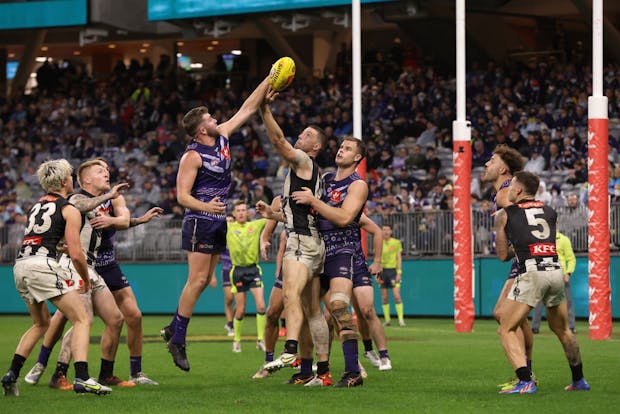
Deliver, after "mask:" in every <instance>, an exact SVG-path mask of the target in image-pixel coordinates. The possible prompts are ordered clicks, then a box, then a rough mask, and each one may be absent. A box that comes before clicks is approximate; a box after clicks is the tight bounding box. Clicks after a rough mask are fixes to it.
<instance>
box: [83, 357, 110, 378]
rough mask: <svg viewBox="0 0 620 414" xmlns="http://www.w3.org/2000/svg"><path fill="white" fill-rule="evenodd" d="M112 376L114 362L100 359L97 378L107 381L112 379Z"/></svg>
mask: <svg viewBox="0 0 620 414" xmlns="http://www.w3.org/2000/svg"><path fill="white" fill-rule="evenodd" d="M112 375H114V361H110V360H108V359H103V358H101V369H100V370H99V378H100V379H107V378H110V377H112ZM82 379H84V378H82ZM87 379H88V378H87Z"/></svg>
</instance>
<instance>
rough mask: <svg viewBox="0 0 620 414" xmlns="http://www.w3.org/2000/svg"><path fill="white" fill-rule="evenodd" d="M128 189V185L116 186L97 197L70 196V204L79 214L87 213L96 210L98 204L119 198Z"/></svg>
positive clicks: (78, 194)
mask: <svg viewBox="0 0 620 414" xmlns="http://www.w3.org/2000/svg"><path fill="white" fill-rule="evenodd" d="M128 187H129V184H128V183H121V184H117V185H115V186H114V187H112V189H111V190H110V191H108V192H107V193H105V194H102V195H100V196H98V197H87V196H86V195H84V194H80V193H77V194H73V195H72V196H71V204H73V205H74V206H75V208H77V209H78V210H79V212H80V213H82V214H83V213H88V212H89V211H91V210H93V209H95V208H97V207H98V206H99V205H100V204H102V203H105V202H106V201H108V200H111V199H112V200H113V199H115V198H118V197H120V196H121V192H122V191H124V190H126V189H127V188H128Z"/></svg>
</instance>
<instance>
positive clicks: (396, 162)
mask: <svg viewBox="0 0 620 414" xmlns="http://www.w3.org/2000/svg"><path fill="white" fill-rule="evenodd" d="M396 150H397V153H396V155H395V156H394V159H393V160H392V168H393V169H394V170H400V169H401V168H404V167H405V162H406V161H407V158H408V157H409V151H407V147H406V146H405V145H403V144H400V145H398V146H397V147H396Z"/></svg>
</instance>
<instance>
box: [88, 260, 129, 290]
mask: <svg viewBox="0 0 620 414" xmlns="http://www.w3.org/2000/svg"><path fill="white" fill-rule="evenodd" d="M95 270H96V271H97V273H99V274H100V275H101V277H102V278H103V280H105V284H106V285H108V288H109V289H110V290H111V291H112V292H114V291H116V290H121V289H125V288H126V287H129V281H128V280H127V278H126V277H125V275H124V274H123V271H122V270H121V267H120V266H119V265H118V263H116V262H114V263H111V264H109V265H107V266H101V267H97V268H95Z"/></svg>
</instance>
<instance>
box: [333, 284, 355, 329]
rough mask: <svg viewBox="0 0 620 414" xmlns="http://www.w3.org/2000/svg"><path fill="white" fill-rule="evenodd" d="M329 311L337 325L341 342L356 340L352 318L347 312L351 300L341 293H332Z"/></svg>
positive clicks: (349, 312) (348, 311)
mask: <svg viewBox="0 0 620 414" xmlns="http://www.w3.org/2000/svg"><path fill="white" fill-rule="evenodd" d="M330 304H331V311H332V317H333V318H334V321H335V322H336V324H337V325H338V331H339V332H340V336H341V337H342V340H343V341H347V340H350V339H357V330H356V328H355V324H354V323H353V316H352V315H351V311H350V310H349V306H350V304H351V299H349V297H348V296H347V295H346V294H344V293H341V292H336V293H332V295H331V300H330Z"/></svg>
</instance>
